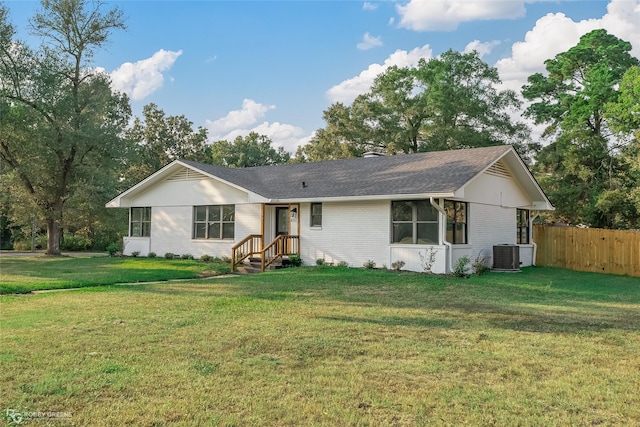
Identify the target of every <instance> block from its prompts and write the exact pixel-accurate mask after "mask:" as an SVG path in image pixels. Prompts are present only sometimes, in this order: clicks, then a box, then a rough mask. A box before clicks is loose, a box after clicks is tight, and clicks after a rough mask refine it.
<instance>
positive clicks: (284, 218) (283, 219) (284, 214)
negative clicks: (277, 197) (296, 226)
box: [276, 206, 289, 236]
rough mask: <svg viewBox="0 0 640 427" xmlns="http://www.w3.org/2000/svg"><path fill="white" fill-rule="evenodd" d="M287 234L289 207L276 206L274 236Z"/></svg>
mask: <svg viewBox="0 0 640 427" xmlns="http://www.w3.org/2000/svg"><path fill="white" fill-rule="evenodd" d="M287 234H289V208H285V207H280V206H278V207H276V236H281V235H285V236H286V235H287Z"/></svg>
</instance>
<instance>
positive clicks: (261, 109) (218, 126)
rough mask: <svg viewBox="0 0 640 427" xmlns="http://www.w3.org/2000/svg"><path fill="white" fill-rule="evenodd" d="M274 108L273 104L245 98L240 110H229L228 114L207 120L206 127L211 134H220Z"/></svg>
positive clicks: (255, 120)
mask: <svg viewBox="0 0 640 427" xmlns="http://www.w3.org/2000/svg"><path fill="white" fill-rule="evenodd" d="M274 108H276V106H275V105H264V104H260V103H258V102H256V101H254V100H253V99H245V100H244V101H242V108H241V109H240V110H233V111H230V112H229V114H227V115H226V116H224V117H222V118H220V119H218V120H215V121H210V120H207V127H208V128H209V131H210V132H211V133H212V134H213V135H222V134H224V133H227V132H229V131H231V130H235V129H240V128H243V127H246V126H250V125H252V124H254V123H255V122H257V121H258V120H260V119H261V118H262V117H264V115H265V114H266V113H267V111H269V110H273V109H274Z"/></svg>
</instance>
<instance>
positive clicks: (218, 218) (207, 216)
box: [193, 205, 236, 239]
mask: <svg viewBox="0 0 640 427" xmlns="http://www.w3.org/2000/svg"><path fill="white" fill-rule="evenodd" d="M235 216H236V209H235V206H234V205H212V206H195V207H194V208H193V238H194V239H233V238H234V228H235V227H234V226H235Z"/></svg>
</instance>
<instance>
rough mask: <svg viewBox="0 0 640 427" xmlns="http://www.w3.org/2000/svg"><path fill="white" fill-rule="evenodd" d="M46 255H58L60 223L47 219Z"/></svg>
mask: <svg viewBox="0 0 640 427" xmlns="http://www.w3.org/2000/svg"><path fill="white" fill-rule="evenodd" d="M46 254H47V255H60V223H59V222H58V221H56V220H55V219H53V218H50V219H47V252H46Z"/></svg>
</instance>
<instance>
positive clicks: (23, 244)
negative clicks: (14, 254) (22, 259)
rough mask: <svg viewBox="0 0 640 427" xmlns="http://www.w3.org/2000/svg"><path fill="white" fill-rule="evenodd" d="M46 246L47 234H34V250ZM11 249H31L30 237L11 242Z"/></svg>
mask: <svg viewBox="0 0 640 427" xmlns="http://www.w3.org/2000/svg"><path fill="white" fill-rule="evenodd" d="M46 248H47V236H46V235H38V236H36V247H35V249H36V250H39V249H46ZM13 250H15V251H30V250H31V238H29V239H25V240H16V241H15V242H13Z"/></svg>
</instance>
